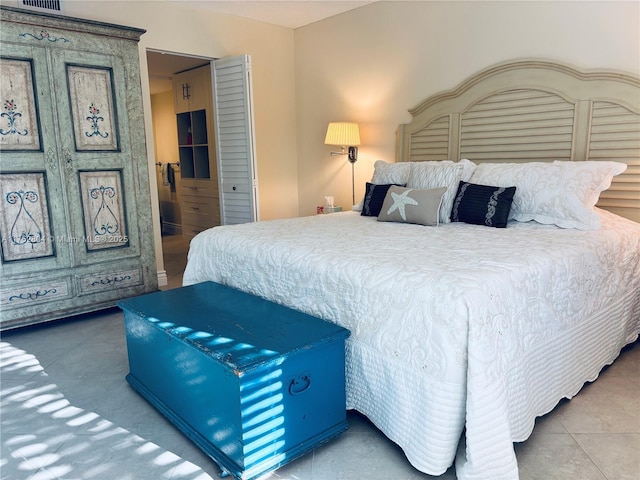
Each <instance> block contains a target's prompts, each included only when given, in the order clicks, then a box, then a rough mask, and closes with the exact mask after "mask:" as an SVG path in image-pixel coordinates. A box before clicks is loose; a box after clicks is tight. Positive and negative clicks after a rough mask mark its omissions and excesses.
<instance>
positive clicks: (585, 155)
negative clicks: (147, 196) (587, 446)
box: [183, 59, 640, 480]
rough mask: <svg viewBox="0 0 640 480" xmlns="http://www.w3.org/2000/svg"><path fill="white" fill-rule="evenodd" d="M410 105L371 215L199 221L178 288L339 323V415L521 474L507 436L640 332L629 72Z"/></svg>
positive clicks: (474, 469)
mask: <svg viewBox="0 0 640 480" xmlns="http://www.w3.org/2000/svg"><path fill="white" fill-rule="evenodd" d="M411 113H412V115H413V120H412V121H411V122H410V123H409V124H406V125H401V126H400V128H399V130H398V151H397V158H396V160H397V161H396V162H394V163H391V162H383V161H379V162H376V165H375V171H374V174H373V177H372V179H371V181H370V182H368V185H367V188H366V194H365V198H364V199H363V202H362V205H361V208H362V210H363V212H365V214H364V215H363V214H362V212H358V211H350V212H342V213H333V214H330V215H317V216H311V217H303V218H297V219H283V220H272V221H264V222H256V223H251V224H243V225H234V226H223V227H216V228H213V229H210V230H207V231H205V232H202V233H201V234H199V235H198V236H196V237H195V238H194V239H193V240H192V242H191V246H190V251H189V260H188V264H187V268H186V271H185V274H184V280H183V283H184V284H185V285H189V284H193V283H197V282H201V281H206V280H213V281H216V282H220V283H223V284H227V285H231V286H233V287H236V288H239V289H241V290H244V291H248V292H250V293H253V294H255V295H259V296H261V297H264V298H267V299H269V300H272V301H274V302H277V303H280V304H284V305H287V306H290V307H292V308H296V309H299V310H302V311H304V312H306V313H309V314H312V315H316V316H318V317H320V318H324V319H326V320H329V321H332V322H335V323H338V324H340V325H342V326H344V327H346V328H348V329H349V330H350V331H351V337H350V338H349V340H348V341H347V345H346V360H347V368H346V388H347V408H348V409H355V410H357V411H359V412H361V413H363V414H364V415H366V416H367V417H368V418H369V419H370V420H371V421H372V422H373V423H374V424H375V425H376V426H377V427H378V428H379V429H380V430H381V431H382V432H384V433H385V435H387V437H389V438H390V439H391V440H392V441H394V442H396V443H397V444H398V445H400V447H401V448H402V449H403V451H404V453H405V455H406V456H407V459H408V460H409V462H411V464H412V465H413V466H414V467H415V468H417V469H418V470H420V471H422V472H425V473H428V474H432V475H440V474H442V473H444V472H445V471H446V470H447V469H448V468H449V467H450V466H451V465H452V464H453V463H455V465H456V475H457V477H458V478H459V479H464V480H470V479H478V480H488V479H517V478H518V467H517V462H516V457H515V454H514V449H513V443H514V442H520V441H524V440H526V439H527V438H528V436H529V435H530V434H531V431H532V429H533V426H534V423H535V419H536V417H538V416H540V415H544V414H545V413H547V412H549V411H551V410H552V409H553V408H554V407H555V405H556V404H557V403H558V402H559V401H560V400H561V399H562V398H571V397H573V396H574V395H575V394H577V393H578V391H579V390H580V389H581V387H582V386H583V385H584V383H585V382H588V381H593V380H595V379H597V377H598V374H599V372H600V370H601V369H602V368H603V367H604V366H605V365H608V364H611V363H612V362H613V361H614V360H615V359H616V357H617V356H618V355H619V353H620V350H621V349H622V348H623V347H624V346H625V345H626V344H628V343H631V342H633V341H635V340H636V339H637V338H638V335H639V333H640V223H637V222H638V220H640V216H639V215H640V212H639V211H638V203H637V202H638V200H640V197H639V195H640V181H639V178H640V138H639V137H640V133H639V132H640V79H638V78H637V77H636V76H634V75H631V74H627V73H623V72H611V71H588V72H585V71H579V70H576V69H575V68H572V67H568V66H565V65H560V64H558V63H554V62H549V61H542V60H531V59H528V60H519V61H515V62H508V63H504V64H500V65H497V66H494V67H491V68H489V69H487V70H484V71H482V72H480V73H478V74H477V75H475V76H474V77H472V78H470V79H469V80H467V81H466V82H464V83H463V84H461V85H459V86H458V87H457V88H455V89H454V90H451V91H448V92H444V93H442V94H439V95H436V96H434V97H430V98H428V99H427V100H425V102H423V103H422V104H421V105H419V106H417V107H416V108H414V109H412V110H411ZM514 186H515V189H512V187H514ZM444 187H446V188H444ZM484 187H488V189H487V188H484ZM392 194H393V195H392ZM438 195H440V196H438ZM407 198H409V200H407ZM412 202H413V203H412ZM596 202H598V203H597V206H594V205H595V204H596ZM411 212H413V213H411ZM416 212H417V213H416ZM425 212H426V213H425ZM451 219H454V220H456V221H451ZM492 227H498V228H492Z"/></svg>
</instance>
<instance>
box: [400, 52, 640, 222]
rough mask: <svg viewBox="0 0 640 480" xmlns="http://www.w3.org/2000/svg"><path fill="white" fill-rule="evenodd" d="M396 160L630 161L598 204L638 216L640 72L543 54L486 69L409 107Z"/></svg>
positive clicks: (477, 161)
mask: <svg viewBox="0 0 640 480" xmlns="http://www.w3.org/2000/svg"><path fill="white" fill-rule="evenodd" d="M410 113H411V114H412V115H413V120H412V121H411V122H410V123H408V124H406V125H401V126H400V128H399V130H398V152H397V160H398V161H425V160H444V159H452V160H458V159H460V158H468V159H470V160H472V161H474V162H476V163H481V162H527V161H543V162H544V161H553V160H573V161H582V160H614V161H619V162H625V163H626V164H627V165H629V167H628V169H627V171H626V172H625V173H624V174H622V175H620V176H618V177H615V179H614V183H613V184H612V186H611V188H609V190H607V191H606V192H603V194H602V195H601V197H600V202H599V203H598V206H600V207H602V208H606V209H608V210H611V211H613V212H615V213H617V214H619V215H622V216H625V217H627V218H631V219H633V220H635V221H638V222H640V78H639V77H638V76H636V75H633V74H629V73H625V72H616V71H608V70H607V71H587V72H581V71H579V70H577V69H575V68H572V67H568V66H566V65H561V64H558V63H554V62H549V61H544V60H536V59H534V60H519V61H516V62H508V63H504V64H500V65H496V66H495V67H492V68H489V69H487V70H484V71H482V72H480V73H478V74H477V75H475V76H473V77H472V78H470V79H469V80H467V81H466V82H464V83H463V84H461V85H460V86H458V87H457V88H456V89H454V90H451V91H448V92H444V93H441V94H438V95H435V96H433V97H429V98H428V99H426V100H425V101H424V102H422V103H421V104H420V105H418V106H417V107H415V108H413V109H412V110H410Z"/></svg>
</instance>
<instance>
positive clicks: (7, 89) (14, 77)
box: [0, 58, 41, 151]
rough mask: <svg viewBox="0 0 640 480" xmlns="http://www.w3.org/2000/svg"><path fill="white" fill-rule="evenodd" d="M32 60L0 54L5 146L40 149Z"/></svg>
mask: <svg viewBox="0 0 640 480" xmlns="http://www.w3.org/2000/svg"><path fill="white" fill-rule="evenodd" d="M32 70H33V63H32V62H31V61H30V60H14V59H8V58H0V76H1V77H2V78H1V80H0V89H1V91H0V101H1V102H2V113H1V114H0V145H2V148H3V149H6V150H38V151H40V150H41V146H40V127H39V125H38V116H37V114H36V100H35V93H34V88H33V75H32Z"/></svg>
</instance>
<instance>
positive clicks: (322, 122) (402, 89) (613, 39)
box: [295, 1, 640, 215]
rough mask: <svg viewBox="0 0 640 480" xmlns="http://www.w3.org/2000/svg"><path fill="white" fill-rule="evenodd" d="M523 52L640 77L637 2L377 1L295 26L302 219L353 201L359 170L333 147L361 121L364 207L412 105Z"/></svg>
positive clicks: (360, 187)
mask: <svg viewBox="0 0 640 480" xmlns="http://www.w3.org/2000/svg"><path fill="white" fill-rule="evenodd" d="M522 57H541V58H546V59H552V60H556V61H561V62H565V63H568V64H571V65H573V66H575V67H578V68H582V69H589V68H612V69H618V70H625V71H630V72H634V73H636V74H640V3H638V2H610V1H602V2H587V1H584V2H574V1H569V2H537V1H534V2H523V1H517V2H515V1H514V2H504V1H498V2H489V1H487V2H485V1H470V2H457V1H452V2H377V3H373V4H370V5H367V6H365V7H362V8H359V9H356V10H352V11H350V12H347V13H345V14H343V15H339V16H336V17H332V18H329V19H327V20H324V21H322V22H318V23H315V24H312V25H309V26H306V27H303V28H300V29H297V30H296V31H295V71H296V114H297V121H298V136H297V140H298V141H297V143H298V157H299V167H298V172H299V176H298V186H299V192H300V202H299V204H300V214H301V215H308V214H311V213H313V212H314V211H315V207H316V205H319V204H321V203H322V200H323V197H324V195H327V194H331V195H334V196H335V198H336V204H337V205H342V206H348V205H350V204H351V168H350V164H349V163H348V162H347V160H346V158H345V157H330V156H329V151H330V150H332V148H335V147H329V146H325V145H323V142H324V135H325V133H326V128H327V124H328V122H330V121H338V120H348V121H356V122H358V123H359V124H360V134H361V141H362V145H361V146H360V151H359V160H358V162H357V163H356V166H355V167H356V201H357V198H358V196H362V194H363V193H364V184H365V182H366V181H367V180H369V179H370V178H371V174H372V173H373V162H374V161H375V160H376V159H379V158H381V159H384V160H387V161H394V159H395V134H396V129H397V127H398V124H400V123H405V122H408V121H409V120H410V115H409V114H408V113H407V110H408V109H409V108H412V107H414V106H416V105H417V104H419V103H420V102H421V101H422V100H423V99H425V98H426V97H427V96H430V95H432V94H435V93H438V92H440V91H442V90H448V89H452V88H453V87H455V86H457V85H458V84H459V83H461V82H462V81H464V80H465V79H466V78H467V77H469V76H470V75H472V74H474V73H475V72H477V71H478V70H481V69H483V68H486V67H488V66H491V65H493V64H495V63H499V62H503V61H507V60H513V59H516V58H522Z"/></svg>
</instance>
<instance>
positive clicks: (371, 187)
mask: <svg viewBox="0 0 640 480" xmlns="http://www.w3.org/2000/svg"><path fill="white" fill-rule="evenodd" d="M392 185H395V186H397V187H404V185H397V184H394V183H390V184H386V185H376V184H375V183H369V182H367V185H366V188H365V193H364V200H363V201H362V212H361V213H360V215H362V216H364V217H377V216H378V215H379V214H380V210H381V209H382V204H383V203H384V197H386V196H387V191H388V190H389V187H391V186H392Z"/></svg>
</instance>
